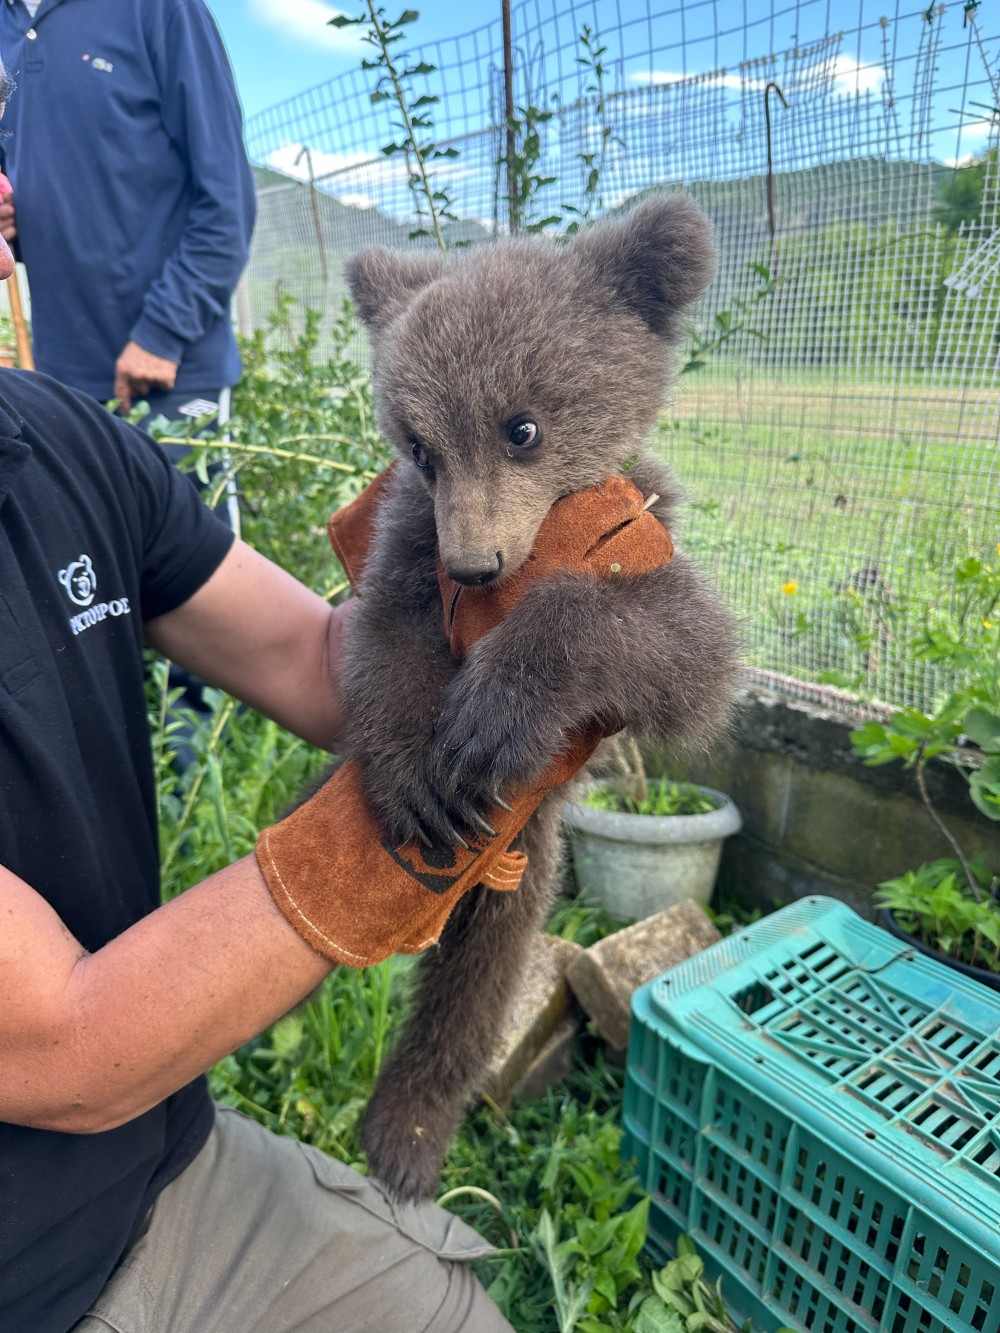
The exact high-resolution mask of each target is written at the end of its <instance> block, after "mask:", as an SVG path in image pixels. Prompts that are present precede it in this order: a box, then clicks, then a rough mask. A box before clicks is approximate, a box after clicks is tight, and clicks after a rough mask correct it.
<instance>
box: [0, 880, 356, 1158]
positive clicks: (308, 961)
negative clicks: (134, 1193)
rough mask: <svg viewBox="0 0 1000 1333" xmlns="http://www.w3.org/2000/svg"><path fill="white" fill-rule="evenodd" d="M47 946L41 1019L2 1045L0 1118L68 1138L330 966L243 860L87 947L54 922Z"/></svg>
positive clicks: (233, 1037)
mask: <svg viewBox="0 0 1000 1333" xmlns="http://www.w3.org/2000/svg"><path fill="white" fill-rule="evenodd" d="M29 892H30V891H29ZM52 922H54V923H56V925H55V929H56V930H59V928H60V927H61V923H58V918H56V917H55V916H54V914H52ZM50 928H51V927H50ZM50 945H51V950H52V954H53V955H54V956H53V957H51V958H50V965H52V966H53V967H54V968H55V978H56V984H55V985H54V986H53V999H52V1002H51V1003H50V1004H48V1005H46V1006H44V1008H45V1009H46V1010H47V1017H46V1020H45V1022H44V1024H43V1026H42V1028H40V1029H39V1030H37V1031H36V1032H35V1033H34V1035H33V1036H32V1038H31V1040H30V1041H29V1042H28V1043H27V1044H26V1045H24V1046H22V1047H21V1048H20V1049H15V1050H14V1051H11V1052H8V1053H7V1054H6V1057H5V1074H4V1078H3V1082H4V1084H6V1088H5V1089H4V1091H3V1093H2V1094H0V1119H6V1120H10V1121H12V1122H14V1123H20V1124H26V1125H32V1126H34V1127H36V1128H40V1129H54V1130H62V1131H66V1132H70V1133H93V1132H97V1131H100V1130H104V1129H111V1128H113V1127H114V1126H115V1125H117V1124H121V1123H123V1122H124V1121H126V1120H131V1119H133V1118H134V1117H135V1116H137V1115H139V1114H141V1113H142V1112H143V1111H146V1110H148V1109H149V1108H150V1107H151V1106H155V1105H156V1104H157V1103H158V1102H160V1101H162V1100H163V1098H164V1097H167V1096H169V1095H170V1093H172V1092H175V1091H177V1089H178V1088H181V1087H183V1086H184V1084H185V1083H187V1082H189V1081H190V1080H191V1079H192V1078H194V1077H195V1076H196V1075H197V1074H199V1073H202V1072H203V1071H205V1070H206V1069H208V1068H210V1067H211V1066H212V1065H213V1064H214V1063H215V1062H216V1061H217V1060H219V1059H220V1058H221V1057H222V1056H224V1055H227V1054H229V1053H230V1052H231V1051H233V1050H235V1049H236V1048H237V1047H238V1046H240V1045H241V1044H242V1043H243V1042H245V1041H247V1040H248V1039H249V1038H250V1037H252V1036H254V1035H255V1034H256V1033H258V1032H260V1031H261V1030H262V1029H263V1028H265V1027H266V1026H267V1025H268V1024H269V1023H272V1022H273V1021H274V1020H275V1019H277V1018H278V1017H280V1016H281V1015H282V1014H284V1013H286V1012H287V1011H288V1010H289V1009H290V1008H291V1007H292V1006H293V1005H294V1004H296V1003H297V1002H298V1001H299V1000H301V999H302V998H303V997H304V996H306V995H308V994H309V992H310V991H311V990H312V989H313V988H314V987H315V986H316V985H317V984H318V983H319V982H320V981H321V980H322V979H323V977H324V976H326V974H327V973H328V972H329V970H330V964H329V963H328V962H326V961H325V960H324V959H323V958H321V957H320V956H319V954H317V953H314V952H313V950H312V949H311V948H310V947H309V946H308V945H307V944H305V943H304V941H303V940H302V939H301V938H300V937H299V936H298V935H297V934H296V933H295V931H294V930H293V929H292V928H291V926H289V925H288V923H287V922H286V921H285V919H284V917H282V915H281V914H280V913H279V912H278V910H277V909H276V907H275V906H274V903H273V901H272V899H271V896H270V894H269V892H268V890H267V886H266V885H265V883H264V880H263V878H262V876H261V874H260V871H259V870H258V868H257V862H256V860H255V859H254V858H253V857H252V856H250V857H246V858H244V859H243V860H241V861H238V862H236V864H235V865H232V866H229V867H227V868H226V869H225V870H222V871H220V872H219V873H218V874H216V875H213V876H212V877H211V878H210V879H207V880H205V881H204V882H203V883H201V884H198V885H196V886H195V887H194V888H192V889H189V890H188V891H187V892H186V893H184V894H182V895H181V896H180V897H179V898H176V899H175V900H174V901H173V902H171V903H169V904H167V905H166V906H164V907H161V908H159V909H158V910H157V911H155V912H153V913H151V914H150V915H149V916H148V917H145V918H144V919H143V920H142V921H139V922H138V923H137V924H136V925H134V926H132V927H131V928H130V929H129V930H127V931H125V932H124V934H122V935H119V936H118V937H117V938H116V939H114V940H112V941H111V942H110V943H108V944H107V945H105V946H104V948H102V949H100V950H98V951H97V952H96V953H94V954H83V955H82V956H81V950H80V947H79V945H78V944H77V943H76V941H75V940H73V939H72V937H70V936H69V935H68V932H66V931H65V929H64V928H62V929H61V935H60V936H59V938H58V939H55V938H54V939H53V940H52V941H50ZM61 972H64V976H62V977H60V973H61ZM50 975H52V974H51V973H50ZM60 981H61V984H60ZM0 1045H2V1042H0Z"/></svg>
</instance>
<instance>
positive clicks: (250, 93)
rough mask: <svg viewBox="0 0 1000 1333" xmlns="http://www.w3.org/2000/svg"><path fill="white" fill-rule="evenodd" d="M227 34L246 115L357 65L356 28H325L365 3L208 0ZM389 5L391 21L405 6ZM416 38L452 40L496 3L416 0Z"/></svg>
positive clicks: (486, 18) (489, 14) (489, 16)
mask: <svg viewBox="0 0 1000 1333" xmlns="http://www.w3.org/2000/svg"><path fill="white" fill-rule="evenodd" d="M208 6H209V8H210V9H211V11H212V13H213V14H214V15H215V18H216V22H217V23H218V25H219V28H220V30H221V32H222V35H223V37H224V38H225V42H226V47H227V49H228V51H229V57H230V60H231V61H232V63H233V70H234V71H235V74H236V82H237V84H238V86H239V90H240V96H241V97H242V99H243V107H244V110H245V112H246V114H247V115H248V116H252V115H253V114H254V113H255V112H257V111H263V110H264V109H265V108H266V107H269V106H271V105H273V103H275V102H280V101H283V100H284V99H285V98H286V97H293V96H294V95H295V94H296V93H300V92H302V90H303V89H304V88H309V87H312V86H313V85H314V84H317V83H322V82H323V80H324V79H329V78H331V77H332V76H334V75H336V74H340V73H342V72H343V71H344V70H348V69H353V68H356V67H357V65H358V63H359V61H360V59H361V55H362V48H361V46H360V43H359V41H358V36H357V32H356V30H352V29H348V30H346V31H343V32H338V31H337V30H336V29H334V28H330V27H328V26H327V19H328V18H329V17H330V16H332V15H333V14H338V13H347V14H351V15H355V14H360V13H361V12H362V11H363V10H364V9H365V5H364V2H363V0H362V3H361V4H359V5H357V7H355V6H353V5H342V6H337V5H333V4H330V3H328V2H327V0H208ZM405 7H406V6H404V5H403V4H400V5H399V6H398V8H396V7H394V6H393V5H391V4H389V5H386V11H387V13H388V14H389V17H390V18H395V17H396V16H397V15H398V14H399V13H400V12H401V10H402V9H403V8H405ZM412 7H413V8H415V9H417V10H418V11H419V13H420V20H419V22H418V23H417V25H416V26H415V27H414V28H413V29H412V31H413V32H414V33H415V34H419V38H420V39H421V40H434V39H437V38H445V37H451V36H453V35H455V34H456V33H458V32H466V31H468V30H469V29H470V28H476V27H479V26H480V24H486V23H489V22H491V21H492V20H493V19H494V18H495V17H497V16H498V15H499V13H500V4H499V0H466V3H464V4H461V5H456V4H455V3H454V0H416V3H414V4H413V5H412Z"/></svg>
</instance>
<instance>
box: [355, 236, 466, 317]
mask: <svg viewBox="0 0 1000 1333" xmlns="http://www.w3.org/2000/svg"><path fill="white" fill-rule="evenodd" d="M443 268H444V260H443V257H442V256H441V255H440V254H421V253H417V254H412V253H408V252H406V251H402V250H388V249H386V247H385V246H383V245H376V246H372V248H371V249H370V250H362V251H361V253H360V254H356V255H354V256H353V257H352V258H351V259H349V260H348V261H347V263H346V264H345V265H344V276H345V277H346V278H347V286H348V289H349V290H350V293H351V299H352V300H353V301H354V304H355V305H356V306H357V309H358V314H359V316H360V317H361V319H362V320H363V321H364V323H365V324H367V325H368V327H369V328H377V327H378V326H379V325H381V324H386V323H388V321H389V320H390V319H392V318H393V317H394V316H395V315H397V314H398V313H399V312H400V310H402V309H403V308H404V307H405V306H406V305H407V304H408V302H409V300H410V298H411V297H412V296H413V294H414V293H415V292H418V291H419V290H420V289H421V288H422V287H427V286H429V285H430V284H431V283H432V282H433V281H434V280H435V278H438V277H440V275H441V273H442V271H443Z"/></svg>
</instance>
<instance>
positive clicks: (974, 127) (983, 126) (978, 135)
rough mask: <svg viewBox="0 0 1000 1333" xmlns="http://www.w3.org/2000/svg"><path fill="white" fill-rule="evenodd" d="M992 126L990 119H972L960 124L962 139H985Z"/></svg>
mask: <svg viewBox="0 0 1000 1333" xmlns="http://www.w3.org/2000/svg"><path fill="white" fill-rule="evenodd" d="M992 128H993V121H992V120H974V121H972V123H971V124H969V125H963V126H962V138H963V139H985V138H986V137H987V135H988V134H989V133H990V131H991V130H992Z"/></svg>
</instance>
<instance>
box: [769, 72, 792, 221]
mask: <svg viewBox="0 0 1000 1333" xmlns="http://www.w3.org/2000/svg"><path fill="white" fill-rule="evenodd" d="M772 88H773V89H774V91H775V92H776V93H777V94H778V96H779V97H780V98H781V105H782V106H783V107H784V108H785V110H786V111H787V110H788V103H787V102H786V101H785V94H784V93H783V92H782V91H781V89H780V88H779V87H778V85H777V84H776V83H769V84H768V85H767V87H766V88H765V89H764V125H765V127H766V131H767V221H768V225H769V226H770V228H771V240H772V241H773V240H774V234H775V232H776V231H777V224H776V222H775V220H774V162H773V160H772V157H771V90H772Z"/></svg>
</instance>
